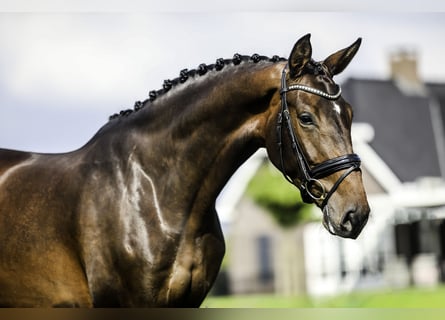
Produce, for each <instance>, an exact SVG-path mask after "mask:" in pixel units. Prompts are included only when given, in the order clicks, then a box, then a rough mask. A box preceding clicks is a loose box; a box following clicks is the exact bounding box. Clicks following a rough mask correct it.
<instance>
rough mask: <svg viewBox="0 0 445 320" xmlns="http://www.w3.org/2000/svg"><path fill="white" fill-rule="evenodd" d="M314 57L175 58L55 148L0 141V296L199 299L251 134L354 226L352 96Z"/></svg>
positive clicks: (139, 302)
mask: <svg viewBox="0 0 445 320" xmlns="http://www.w3.org/2000/svg"><path fill="white" fill-rule="evenodd" d="M359 46H360V39H359V40H357V41H356V42H355V43H354V44H352V45H351V46H349V47H347V48H345V49H343V50H340V51H338V52H336V53H334V54H332V55H330V56H329V57H328V58H327V59H325V60H324V61H321V62H316V61H314V60H313V59H312V48H311V44H310V36H309V35H306V36H304V37H303V38H301V39H300V40H298V42H297V43H296V44H295V46H294V48H293V50H292V52H291V54H290V57H289V59H287V60H286V59H282V58H279V57H277V56H274V57H273V58H270V59H269V58H267V57H264V56H259V55H257V54H255V55H253V56H250V57H248V56H241V55H238V54H236V55H235V56H234V57H233V59H227V60H224V59H218V60H217V61H216V63H214V64H211V65H204V64H202V65H200V66H199V68H197V69H195V70H182V71H181V73H180V76H179V77H178V78H177V79H174V80H166V81H165V82H164V85H163V89H161V90H158V91H152V92H150V95H149V98H148V99H147V100H145V101H143V102H138V103H136V105H135V108H134V109H132V110H127V111H123V112H121V113H120V114H118V115H114V116H112V117H111V118H110V121H109V122H108V123H107V124H106V125H104V126H103V127H102V128H101V129H100V130H99V131H98V133H97V134H96V135H95V136H94V137H93V138H92V139H91V140H90V141H89V142H88V143H87V144H86V145H85V146H84V147H82V148H81V149H79V150H77V151H74V152H71V153H65V154H38V153H30V152H20V151H12V150H4V149H2V150H0V244H1V249H0V305H1V306H25V307H27V306H36V307H49V306H79V307H92V306H96V307H111V306H128V307H147V306H157V307H160V306H174V307H181V306H199V305H200V304H201V302H202V301H203V299H204V298H205V296H206V294H207V293H208V291H209V289H210V288H211V286H212V283H213V282H214V280H215V277H216V275H217V273H218V271H219V268H220V263H221V260H222V257H223V255H224V251H225V245H224V239H223V235H222V233H221V228H220V223H219V221H218V216H217V213H216V211H215V199H216V197H217V196H218V194H219V192H220V191H221V189H222V188H223V186H224V185H225V183H226V182H227V180H228V179H229V178H230V176H231V175H232V174H233V173H234V172H235V170H236V169H237V168H238V167H239V166H240V165H241V164H242V163H243V162H244V161H245V160H246V159H248V158H249V157H250V156H251V155H252V154H253V153H254V152H255V150H257V149H258V148H261V147H265V148H267V151H268V155H269V158H270V160H271V161H272V162H273V163H274V164H275V165H276V166H277V167H278V168H279V169H280V170H281V171H282V172H283V174H284V175H285V177H286V178H287V179H288V180H289V181H290V182H291V183H293V184H295V185H296V186H297V187H298V188H300V190H301V192H302V194H303V197H304V199H305V200H306V201H308V202H314V203H315V204H316V205H318V206H319V207H320V208H321V209H322V212H323V223H324V225H325V227H326V228H327V229H328V231H329V232H331V233H333V234H336V235H339V236H342V237H350V238H356V237H357V236H358V235H359V233H360V231H361V230H362V228H363V227H364V225H365V224H366V221H367V219H368V214H369V207H368V203H367V199H366V195H365V191H364V189H363V185H362V178H361V172H360V169H359V167H360V158H359V157H358V156H357V155H355V154H353V151H352V146H351V138H350V129H351V122H352V109H351V106H350V105H349V104H348V103H347V102H346V101H345V100H344V99H343V98H342V96H341V91H340V88H339V86H337V85H336V84H335V83H334V81H333V80H332V77H333V76H334V75H336V74H338V73H340V72H342V71H343V69H345V67H346V66H347V65H348V64H349V62H350V61H351V59H352V58H353V56H354V55H355V53H356V52H357V50H358V48H359Z"/></svg>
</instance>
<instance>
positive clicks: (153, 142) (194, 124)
mask: <svg viewBox="0 0 445 320" xmlns="http://www.w3.org/2000/svg"><path fill="white" fill-rule="evenodd" d="M281 69H282V66H281V65H280V64H277V63H275V64H272V63H266V62H264V63H258V64H253V63H245V65H244V66H232V67H229V66H227V67H226V70H221V71H212V72H209V73H208V74H207V75H205V76H201V77H198V78H196V79H193V80H192V79H190V83H185V84H182V85H178V86H177V87H174V88H172V89H171V91H170V92H168V93H166V94H164V95H163V96H161V97H159V98H158V99H157V100H156V101H155V102H154V103H152V104H151V105H147V106H145V107H144V108H143V109H141V110H139V111H138V112H135V113H134V114H132V115H130V116H128V117H127V119H118V120H117V122H118V123H120V124H116V126H115V128H114V130H113V129H112V128H111V127H110V130H109V131H110V132H114V133H113V134H111V135H110V137H112V138H111V139H110V140H114V143H112V144H113V145H115V146H118V148H120V149H122V150H120V151H119V152H120V153H122V154H121V156H120V159H122V161H128V162H129V164H128V165H130V166H131V165H136V166H137V167H138V170H142V172H143V176H145V177H146V178H148V179H150V180H151V183H152V185H153V189H156V192H157V197H158V201H159V203H162V204H163V205H164V206H169V207H170V209H171V210H172V211H181V210H184V209H186V210H189V211H191V212H202V213H204V212H208V211H209V209H212V208H213V205H214V202H215V199H216V197H217V196H218V194H219V192H220V191H221V189H222V187H223V186H224V185H225V183H226V182H227V180H228V179H229V178H230V176H231V175H232V174H233V173H234V172H235V171H236V169H237V168H238V167H239V166H240V165H241V164H242V163H243V162H244V161H245V160H246V159H247V158H248V157H249V156H250V155H251V154H252V153H254V152H255V151H256V150H257V149H258V148H259V147H261V146H263V145H264V135H265V133H264V127H265V122H266V121H267V120H266V118H267V117H268V116H270V113H271V110H270V108H269V105H270V103H271V99H272V97H274V96H275V97H276V96H277V95H278V86H279V76H280V71H281ZM113 121H116V120H113ZM110 126H112V125H111V124H110ZM115 152H117V151H115ZM124 166H125V165H124ZM172 195H174V201H172ZM197 206H199V207H200V208H197ZM180 207H182V208H180Z"/></svg>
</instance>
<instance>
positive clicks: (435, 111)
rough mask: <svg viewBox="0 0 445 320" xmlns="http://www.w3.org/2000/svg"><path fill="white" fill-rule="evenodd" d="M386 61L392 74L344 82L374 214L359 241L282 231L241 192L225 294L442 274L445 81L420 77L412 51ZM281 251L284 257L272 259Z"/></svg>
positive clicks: (341, 287) (345, 286) (317, 227)
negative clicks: (387, 76) (226, 292)
mask: <svg viewBox="0 0 445 320" xmlns="http://www.w3.org/2000/svg"><path fill="white" fill-rule="evenodd" d="M390 64H391V78H390V79H387V80H381V79H380V80H379V79H360V78H350V79H348V80H346V81H345V82H344V83H343V85H342V89H343V96H344V97H345V99H346V100H347V101H348V102H350V103H351V105H352V106H353V108H354V123H353V129H352V138H353V145H354V151H355V152H356V153H358V154H359V155H360V156H361V158H362V171H363V179H364V184H365V189H366V190H367V193H368V200H369V203H370V206H371V210H372V213H371V217H370V219H369V222H368V225H367V226H366V228H365V229H364V231H363V232H362V234H361V235H360V237H359V238H358V239H357V240H348V239H341V238H339V237H334V236H332V235H330V234H329V233H328V232H326V230H324V228H323V227H322V226H321V223H309V224H305V225H302V226H299V227H298V228H295V229H294V230H292V231H288V232H286V234H285V235H283V231H282V230H280V228H279V227H277V226H276V225H275V224H274V223H273V221H272V219H271V218H270V217H269V215H267V214H265V213H264V212H261V211H262V210H263V209H261V208H258V206H257V205H255V204H254V203H253V202H252V200H250V199H248V198H247V197H245V196H243V197H240V199H239V201H238V202H237V203H238V204H237V206H236V207H235V208H233V212H232V214H231V217H232V219H231V220H230V221H231V222H230V229H229V232H228V233H227V234H226V237H227V238H228V254H227V260H228V261H227V266H228V267H227V273H228V276H229V279H230V287H231V292H233V293H250V292H272V291H276V290H280V291H281V292H287V293H296V292H306V293H308V294H311V295H326V294H335V293H339V292H347V291H350V290H358V289H369V288H382V287H391V288H392V287H405V286H408V285H412V284H415V285H424V286H426V285H428V286H430V285H435V284H437V283H438V282H439V281H444V280H445V84H441V83H424V82H423V81H421V79H420V78H419V76H418V73H417V65H416V55H415V53H413V52H408V51H403V52H397V53H395V54H393V55H392V56H391V59H390ZM256 163H257V164H256V165H258V161H257V162H256ZM317 210H318V209H315V211H314V214H318V215H320V213H319V211H317ZM284 236H285V238H284V239H283V237H284ZM283 241H284V242H283ZM283 243H286V244H287V245H285V246H284V247H283ZM283 250H287V258H285V259H288V260H290V261H283V258H281V259H279V257H285V256H286V255H283V254H282V253H280V252H281V251H283ZM290 265H293V268H292V269H293V271H292V270H289V267H287V269H286V266H290ZM283 267H285V269H283ZM283 270H284V271H283ZM283 272H285V273H286V274H287V278H286V279H287V282H291V283H290V284H288V285H284V287H283V283H286V281H282V280H283V279H281V280H280V278H282V277H283ZM289 279H290V280H289Z"/></svg>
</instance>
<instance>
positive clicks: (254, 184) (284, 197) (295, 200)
mask: <svg viewBox="0 0 445 320" xmlns="http://www.w3.org/2000/svg"><path fill="white" fill-rule="evenodd" d="M247 194H248V195H249V196H251V197H252V198H253V200H254V201H255V202H256V203H258V204H259V205H260V206H262V207H264V208H265V209H267V210H268V212H270V213H271V214H272V216H273V217H274V219H275V221H276V222H277V223H278V224H279V225H280V226H281V227H284V228H289V227H293V226H295V225H296V224H298V223H300V222H304V221H309V220H314V218H313V217H312V216H311V206H310V205H307V204H305V203H304V202H303V201H302V200H301V195H300V191H299V190H298V189H297V188H296V187H295V186H294V185H292V184H290V183H289V182H288V181H286V179H284V177H283V175H282V174H281V172H280V171H278V170H277V169H276V168H275V167H273V166H272V165H271V164H270V162H267V163H265V164H264V165H263V166H262V167H261V168H260V169H259V170H258V172H257V173H256V175H255V176H254V177H253V179H252V180H251V181H250V182H249V185H248V187H247Z"/></svg>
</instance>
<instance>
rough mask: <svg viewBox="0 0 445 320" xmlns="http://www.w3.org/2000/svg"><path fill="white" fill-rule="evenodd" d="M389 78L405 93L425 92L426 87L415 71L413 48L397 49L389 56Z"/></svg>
mask: <svg viewBox="0 0 445 320" xmlns="http://www.w3.org/2000/svg"><path fill="white" fill-rule="evenodd" d="M390 65H391V79H392V80H393V81H394V83H395V84H396V85H397V87H398V88H399V89H400V91H402V92H403V93H404V94H406V95H410V96H413V95H417V96H418V95H420V96H424V95H425V94H426V88H425V85H424V84H423V82H422V80H421V79H420V77H419V74H418V72H417V53H416V51H415V50H406V49H402V50H397V51H395V52H393V53H392V54H391V56H390Z"/></svg>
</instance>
